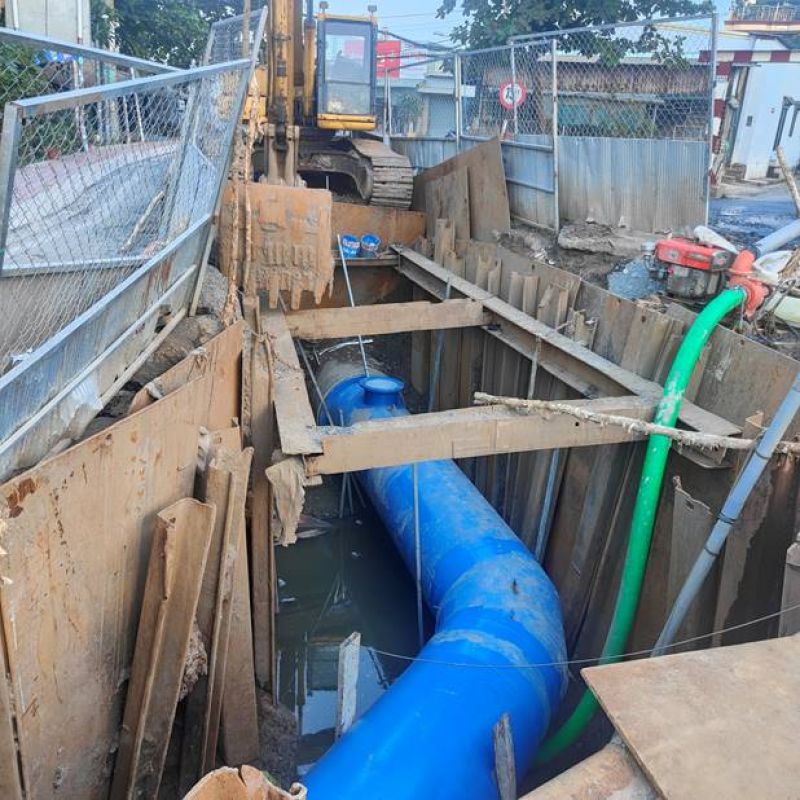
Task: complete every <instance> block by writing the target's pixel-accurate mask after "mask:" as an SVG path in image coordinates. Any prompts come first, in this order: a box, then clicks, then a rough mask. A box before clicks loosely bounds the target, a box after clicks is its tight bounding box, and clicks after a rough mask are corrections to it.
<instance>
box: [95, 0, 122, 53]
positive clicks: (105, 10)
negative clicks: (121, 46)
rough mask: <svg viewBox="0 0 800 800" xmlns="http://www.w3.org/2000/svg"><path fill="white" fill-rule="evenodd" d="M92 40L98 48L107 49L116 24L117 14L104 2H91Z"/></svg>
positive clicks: (100, 0) (97, 0)
mask: <svg viewBox="0 0 800 800" xmlns="http://www.w3.org/2000/svg"><path fill="white" fill-rule="evenodd" d="M91 15H92V40H93V41H94V42H95V43H96V44H97V46H98V47H105V48H108V47H109V46H110V44H111V34H112V32H113V28H114V25H116V24H117V12H116V10H115V9H114V8H113V7H112V6H110V5H109V4H108V3H107V2H106V0H91Z"/></svg>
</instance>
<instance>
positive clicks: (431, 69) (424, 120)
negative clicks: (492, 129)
mask: <svg viewBox="0 0 800 800" xmlns="http://www.w3.org/2000/svg"><path fill="white" fill-rule="evenodd" d="M377 95H378V96H377V108H376V114H377V121H378V126H379V132H381V133H383V132H386V133H389V134H391V135H392V136H396V137H407V138H420V139H455V134H456V125H457V120H456V100H455V60H454V59H453V57H452V56H449V57H443V56H442V54H441V53H440V52H436V51H434V50H429V49H428V48H425V47H422V46H419V45H414V44H410V43H408V42H405V41H401V40H399V39H392V38H386V37H385V38H384V39H382V40H381V41H380V42H379V43H378V93H377Z"/></svg>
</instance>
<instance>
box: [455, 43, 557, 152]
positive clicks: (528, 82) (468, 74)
mask: <svg viewBox="0 0 800 800" xmlns="http://www.w3.org/2000/svg"><path fill="white" fill-rule="evenodd" d="M461 64H462V66H461V74H462V87H461V108H462V112H461V117H462V120H463V129H462V130H463V134H464V136H466V137H475V138H489V137H492V136H499V137H501V138H503V139H512V138H514V137H516V136H518V135H525V134H539V133H548V132H549V131H550V122H549V120H550V117H551V115H552V99H551V95H552V70H551V63H550V50H549V47H548V45H547V44H546V43H537V44H529V45H525V46H517V47H501V48H496V49H491V50H479V51H472V52H470V51H467V52H465V53H463V54H462V55H461Z"/></svg>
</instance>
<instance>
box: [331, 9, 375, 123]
mask: <svg viewBox="0 0 800 800" xmlns="http://www.w3.org/2000/svg"><path fill="white" fill-rule="evenodd" d="M376 40H377V25H376V23H375V19H374V17H339V16H327V15H326V14H325V12H324V11H323V13H321V14H320V16H319V17H318V19H317V75H316V79H317V80H316V89H317V91H316V95H317V96H316V101H317V126H318V127H319V128H322V129H324V130H348V131H364V130H374V129H375V86H376Z"/></svg>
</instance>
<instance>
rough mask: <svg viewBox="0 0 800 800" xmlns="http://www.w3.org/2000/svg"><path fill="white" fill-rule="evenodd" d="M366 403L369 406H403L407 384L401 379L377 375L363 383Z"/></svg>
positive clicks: (364, 380)
mask: <svg viewBox="0 0 800 800" xmlns="http://www.w3.org/2000/svg"><path fill="white" fill-rule="evenodd" d="M361 388H362V389H363V390H364V402H365V403H366V404H367V405H368V406H397V405H401V404H402V393H403V389H404V388H405V384H404V383H403V381H401V380H400V379H399V378H390V377H388V376H386V375H375V376H371V377H369V378H364V379H363V380H362V381H361Z"/></svg>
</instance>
